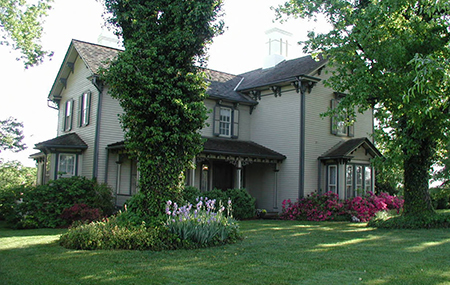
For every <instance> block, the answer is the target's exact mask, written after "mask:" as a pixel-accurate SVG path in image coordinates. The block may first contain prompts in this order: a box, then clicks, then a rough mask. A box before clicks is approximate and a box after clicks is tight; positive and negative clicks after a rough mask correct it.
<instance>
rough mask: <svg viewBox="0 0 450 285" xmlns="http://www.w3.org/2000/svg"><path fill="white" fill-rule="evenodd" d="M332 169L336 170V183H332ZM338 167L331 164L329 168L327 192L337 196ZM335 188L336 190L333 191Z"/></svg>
mask: <svg viewBox="0 0 450 285" xmlns="http://www.w3.org/2000/svg"><path fill="white" fill-rule="evenodd" d="M332 169H334V180H335V181H334V183H332V181H331V177H332V176H331V173H332ZM338 175H339V174H338V166H337V164H329V165H328V166H327V192H332V193H335V194H338V193H339V191H338V184H339V183H338ZM333 188H334V190H333Z"/></svg>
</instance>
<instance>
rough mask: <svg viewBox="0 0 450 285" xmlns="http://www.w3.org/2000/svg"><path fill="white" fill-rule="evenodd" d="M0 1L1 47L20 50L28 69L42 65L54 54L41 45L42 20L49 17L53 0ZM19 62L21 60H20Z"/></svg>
mask: <svg viewBox="0 0 450 285" xmlns="http://www.w3.org/2000/svg"><path fill="white" fill-rule="evenodd" d="M29 2H30V1H28V2H27V1H26V0H0V35H1V39H0V45H6V46H12V48H13V49H14V50H20V52H21V53H22V56H21V57H20V59H22V60H24V65H25V67H26V68H28V67H30V66H33V65H37V64H39V63H41V62H42V61H43V59H44V57H45V56H47V55H49V56H51V55H52V53H49V52H48V51H44V50H43V49H42V46H41V44H40V39H41V36H42V18H43V17H44V16H47V12H48V10H50V9H51V6H50V3H51V2H53V0H37V1H32V2H34V3H33V4H30V3H29ZM18 60H19V59H18Z"/></svg>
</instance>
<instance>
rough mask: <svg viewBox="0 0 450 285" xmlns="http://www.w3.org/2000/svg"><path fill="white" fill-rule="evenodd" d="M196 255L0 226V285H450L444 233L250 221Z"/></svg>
mask: <svg viewBox="0 0 450 285" xmlns="http://www.w3.org/2000/svg"><path fill="white" fill-rule="evenodd" d="M241 230H242V232H243V234H244V235H245V237H246V238H245V239H244V240H243V241H241V242H238V243H237V244H234V245H227V246H222V247H216V248H208V249H199V250H189V251H188V250H179V251H166V252H150V251H77V250H67V249H64V248H62V247H60V246H59V245H58V244H57V240H58V237H59V234H61V233H62V232H64V230H54V229H40V230H20V231H17V230H9V229H6V228H4V227H1V224H0V284H450V232H449V230H448V229H445V230H439V229H436V230H377V229H373V228H367V227H365V224H351V223H338V222H334V223H333V222H293V221H270V220H256V221H243V222H241Z"/></svg>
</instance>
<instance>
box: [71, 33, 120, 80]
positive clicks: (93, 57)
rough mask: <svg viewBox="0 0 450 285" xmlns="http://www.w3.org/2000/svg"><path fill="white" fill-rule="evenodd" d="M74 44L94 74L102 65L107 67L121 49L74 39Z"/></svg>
mask: <svg viewBox="0 0 450 285" xmlns="http://www.w3.org/2000/svg"><path fill="white" fill-rule="evenodd" d="M72 44H73V46H74V47H75V49H76V50H77V52H78V54H79V55H80V56H81V58H82V59H83V61H84V62H85V63H86V65H87V66H88V68H89V69H90V70H91V72H92V73H93V74H97V73H98V70H99V68H100V67H103V68H105V67H107V62H108V61H110V60H112V59H114V58H115V57H116V56H117V55H118V54H119V52H120V51H121V50H119V49H115V48H111V47H107V46H101V45H97V44H92V43H88V42H83V41H79V40H72Z"/></svg>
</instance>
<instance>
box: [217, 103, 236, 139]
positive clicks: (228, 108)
mask: <svg viewBox="0 0 450 285" xmlns="http://www.w3.org/2000/svg"><path fill="white" fill-rule="evenodd" d="M222 110H226V111H228V112H229V116H228V118H229V120H228V121H224V120H222ZM232 116H233V109H232V108H230V107H220V117H219V118H220V119H219V136H220V137H226V138H230V137H231V133H232V123H233V122H232V121H233V120H232ZM222 124H226V125H227V126H228V128H227V129H228V134H224V133H222V129H223V128H222Z"/></svg>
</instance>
